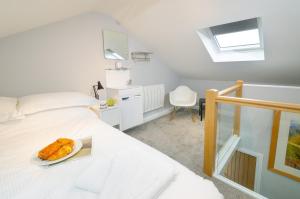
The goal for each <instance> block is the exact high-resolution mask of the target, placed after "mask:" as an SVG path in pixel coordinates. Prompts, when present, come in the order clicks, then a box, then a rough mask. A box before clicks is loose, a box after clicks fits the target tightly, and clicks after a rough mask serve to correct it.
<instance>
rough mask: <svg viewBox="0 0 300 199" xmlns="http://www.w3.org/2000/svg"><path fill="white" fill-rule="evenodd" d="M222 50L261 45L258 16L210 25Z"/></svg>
mask: <svg viewBox="0 0 300 199" xmlns="http://www.w3.org/2000/svg"><path fill="white" fill-rule="evenodd" d="M210 30H211V33H212V34H213V37H214V39H215V40H216V43H217V45H218V47H219V48H220V50H236V49H251V48H259V47H260V35H259V28H258V23H257V18H253V19H247V20H243V21H237V22H233V23H228V24H222V25H218V26H213V27H210Z"/></svg>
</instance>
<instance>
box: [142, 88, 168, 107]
mask: <svg viewBox="0 0 300 199" xmlns="http://www.w3.org/2000/svg"><path fill="white" fill-rule="evenodd" d="M164 101H165V86H164V85H163V84H157V85H150V86H144V112H149V111H153V110H155V109H158V108H161V107H163V106H164Z"/></svg>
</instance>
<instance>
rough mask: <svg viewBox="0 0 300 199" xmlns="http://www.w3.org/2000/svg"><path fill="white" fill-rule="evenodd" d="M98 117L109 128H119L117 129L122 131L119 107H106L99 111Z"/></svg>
mask: <svg viewBox="0 0 300 199" xmlns="http://www.w3.org/2000/svg"><path fill="white" fill-rule="evenodd" d="M99 117H100V119H101V120H103V121H104V122H106V123H108V124H109V125H111V126H119V129H120V130H122V127H121V111H120V108H119V106H117V105H116V106H112V107H107V108H105V109H100V111H99Z"/></svg>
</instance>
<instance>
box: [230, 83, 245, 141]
mask: <svg viewBox="0 0 300 199" xmlns="http://www.w3.org/2000/svg"><path fill="white" fill-rule="evenodd" d="M243 84H244V81H243V80H237V81H236V85H238V86H239V88H238V89H237V90H236V93H235V96H236V97H243ZM233 125H234V126H233V134H234V135H237V136H240V128H241V106H239V105H236V106H235V111H234V124H233Z"/></svg>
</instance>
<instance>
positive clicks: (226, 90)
mask: <svg viewBox="0 0 300 199" xmlns="http://www.w3.org/2000/svg"><path fill="white" fill-rule="evenodd" d="M239 88H240V86H239V85H233V86H231V87H229V88H226V89H224V90H221V91H219V92H218V95H219V96H220V95H228V94H229V93H232V92H234V91H236V90H237V89H239Z"/></svg>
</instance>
